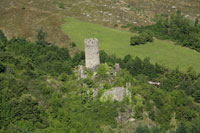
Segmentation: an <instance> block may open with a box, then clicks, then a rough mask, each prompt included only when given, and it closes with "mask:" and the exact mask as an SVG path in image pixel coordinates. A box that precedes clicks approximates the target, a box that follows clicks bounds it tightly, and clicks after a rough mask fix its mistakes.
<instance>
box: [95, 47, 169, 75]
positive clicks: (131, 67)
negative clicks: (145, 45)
mask: <svg viewBox="0 0 200 133" xmlns="http://www.w3.org/2000/svg"><path fill="white" fill-rule="evenodd" d="M99 54H100V61H101V63H105V62H106V63H108V64H109V65H111V66H114V64H115V63H119V64H120V67H121V68H123V69H127V70H128V71H129V73H130V74H131V75H133V76H137V75H141V74H143V75H146V76H148V77H149V79H155V78H157V77H158V76H159V75H162V74H164V72H166V71H167V69H166V68H164V67H162V66H161V65H159V64H157V63H156V64H155V65H154V64H152V63H151V62H150V59H149V58H145V59H144V60H142V59H140V58H139V57H135V58H132V56H131V55H126V56H125V57H124V59H121V58H117V57H116V56H114V55H111V56H110V55H108V54H107V53H106V52H105V51H103V50H101V51H100V52H99Z"/></svg>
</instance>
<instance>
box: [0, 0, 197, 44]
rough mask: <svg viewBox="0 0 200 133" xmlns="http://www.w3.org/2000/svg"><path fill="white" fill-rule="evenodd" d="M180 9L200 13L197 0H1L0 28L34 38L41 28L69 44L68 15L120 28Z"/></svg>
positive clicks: (53, 40) (189, 14)
mask: <svg viewBox="0 0 200 133" xmlns="http://www.w3.org/2000/svg"><path fill="white" fill-rule="evenodd" d="M177 9H180V10H181V11H182V12H183V14H184V15H185V17H188V18H190V19H192V20H194V19H195V18H196V17H197V16H200V2H198V1H197V0H20V1H19V0H17V1H13V0H1V1H0V29H2V30H3V31H4V32H5V34H6V35H7V36H8V38H11V37H13V36H23V37H26V38H28V39H29V40H31V41H34V40H35V34H36V33H37V30H38V29H41V28H42V29H43V30H44V31H45V32H47V33H48V38H47V40H48V41H49V42H51V43H54V44H56V45H58V46H64V47H68V46H69V45H68V44H69V43H70V38H69V37H68V36H67V35H65V34H64V33H63V32H62V30H61V25H62V24H63V23H64V22H65V18H66V17H67V16H71V17H75V18H77V19H80V20H84V21H89V22H93V23H97V24H101V25H104V26H109V27H114V25H116V24H117V25H118V28H119V29H120V26H121V25H125V24H135V25H148V24H151V23H153V17H154V15H155V14H161V13H169V14H171V13H175V12H176V11H177ZM77 32H78V31H77Z"/></svg>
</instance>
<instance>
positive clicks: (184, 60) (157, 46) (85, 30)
mask: <svg viewBox="0 0 200 133" xmlns="http://www.w3.org/2000/svg"><path fill="white" fill-rule="evenodd" d="M62 29H63V31H64V32H65V33H66V34H67V35H68V36H69V37H70V38H71V39H72V40H73V41H74V42H75V43H76V45H77V47H78V48H80V49H81V50H84V39H85V38H91V37H96V38H98V39H99V49H102V50H105V51H106V52H107V53H109V54H115V55H116V56H118V57H124V56H125V55H127V54H131V55H132V56H139V57H141V58H145V57H150V59H151V61H152V62H153V63H155V62H158V63H159V64H162V65H165V66H167V67H170V68H175V67H179V68H180V70H182V71H186V70H187V69H188V68H189V67H192V68H193V69H194V70H195V71H197V72H200V62H199V60H200V53H198V52H196V51H194V50H191V49H188V48H185V47H181V46H178V45H174V43H173V42H170V41H165V40H155V41H154V42H153V43H148V44H146V45H139V46H130V45H129V39H130V37H131V36H132V35H133V34H132V33H130V32H126V31H120V30H116V29H112V28H107V27H103V26H100V25H97V24H92V23H88V22H83V21H79V20H77V19H74V18H70V17H68V18H67V21H66V23H65V24H64V25H63V26H62Z"/></svg>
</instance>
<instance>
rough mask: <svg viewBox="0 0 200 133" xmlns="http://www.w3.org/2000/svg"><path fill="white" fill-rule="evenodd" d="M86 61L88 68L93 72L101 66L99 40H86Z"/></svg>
mask: <svg viewBox="0 0 200 133" xmlns="http://www.w3.org/2000/svg"><path fill="white" fill-rule="evenodd" d="M85 59H86V61H85V63H86V67H87V68H88V69H90V70H92V71H95V70H96V69H97V68H98V66H99V65H100V59H99V48H98V39H96V38H90V39H85Z"/></svg>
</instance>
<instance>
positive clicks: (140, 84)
mask: <svg viewBox="0 0 200 133" xmlns="http://www.w3.org/2000/svg"><path fill="white" fill-rule="evenodd" d="M44 35H45V34H44V33H43V31H39V32H38V36H37V41H36V42H35V43H32V42H29V41H27V40H26V39H25V38H20V37H19V38H18V37H17V38H12V39H11V40H7V38H6V37H5V36H4V34H3V33H2V32H0V47H1V49H0V112H1V113H0V132H70V133H76V132H103V131H105V132H116V131H122V132H123V131H133V132H136V133H149V131H150V130H151V132H153V133H156V132H161V131H162V132H165V131H169V130H170V131H171V132H173V131H174V132H175V133H180V132H181V133H182V131H184V132H188V133H197V132H200V127H199V125H200V112H199V110H200V97H199V96H200V90H199V88H200V75H199V74H197V73H195V72H194V71H193V70H191V69H188V71H187V72H185V73H182V72H180V71H179V70H178V68H177V69H175V70H168V69H167V68H165V67H163V66H160V65H159V64H155V65H154V64H152V63H151V62H150V60H149V59H148V58H146V59H144V60H142V59H140V58H139V57H136V58H133V57H132V56H130V55H127V56H125V57H124V58H123V59H121V58H117V57H116V56H110V55H107V53H106V52H105V51H100V60H101V63H106V64H107V65H106V64H102V65H101V66H100V67H99V69H98V70H97V75H96V76H95V77H94V76H93V73H92V72H89V71H86V73H87V74H88V77H87V78H86V79H79V78H78V77H79V75H78V73H77V66H78V65H81V64H82V65H83V64H84V53H83V52H82V54H80V53H77V54H75V55H74V56H73V57H71V56H70V55H69V53H68V50H67V49H65V48H58V47H57V46H54V45H53V44H49V43H47V42H46V40H45V36H44ZM115 63H119V64H120V67H121V69H119V71H117V74H116V75H113V74H112V73H111V72H110V71H111V70H112V69H114V67H113V66H114V64H115ZM107 72H109V73H110V74H108V73H107ZM110 81H111V82H110ZM148 81H154V82H160V86H159V87H158V86H153V85H150V84H148ZM126 83H131V85H132V86H131V87H130V88H129V91H130V92H131V98H124V100H123V101H122V102H117V101H114V102H112V101H107V102H102V101H100V97H101V95H102V94H103V92H104V91H106V90H109V89H112V87H116V86H126ZM93 88H99V89H100V92H99V93H98V95H97V97H93V93H92V89H93ZM88 92H89V93H88ZM129 110H132V113H131V117H133V118H135V119H136V120H135V122H136V125H135V126H138V127H137V128H130V127H128V125H129V124H131V122H130V121H127V120H122V121H121V122H120V121H119V120H117V117H118V116H119V115H120V114H123V115H124V116H125V117H128V118H129V115H128V114H129V113H128V112H129ZM147 119H148V120H149V121H151V123H148V124H150V125H151V126H150V127H147V125H146V126H145V125H140V124H139V123H140V122H142V121H143V120H147ZM152 125H154V126H152ZM175 128H176V129H175Z"/></svg>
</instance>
